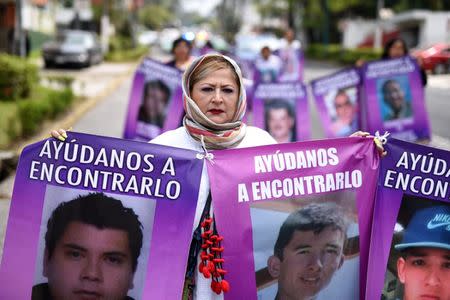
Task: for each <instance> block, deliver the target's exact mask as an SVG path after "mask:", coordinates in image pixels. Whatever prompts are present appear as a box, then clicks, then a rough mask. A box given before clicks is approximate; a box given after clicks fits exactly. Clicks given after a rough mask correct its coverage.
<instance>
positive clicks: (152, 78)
mask: <svg viewBox="0 0 450 300" xmlns="http://www.w3.org/2000/svg"><path fill="white" fill-rule="evenodd" d="M181 75H182V74H181V72H180V71H179V70H177V69H176V68H173V67H169V66H166V65H164V64H162V63H160V62H157V61H154V60H152V59H150V58H146V59H145V60H144V61H143V62H142V63H141V65H140V66H139V68H138V69H137V71H136V73H135V74H134V79H133V86H132V88H131V93H130V100H129V103H128V113H127V118H126V122H125V129H124V135H123V136H124V138H126V139H136V140H141V141H148V140H151V139H153V138H155V137H156V136H158V135H160V134H161V133H163V132H165V131H167V130H172V129H176V128H178V127H179V126H180V125H181V124H182V118H183V115H184V111H183V98H182V95H183V92H182V89H181Z"/></svg>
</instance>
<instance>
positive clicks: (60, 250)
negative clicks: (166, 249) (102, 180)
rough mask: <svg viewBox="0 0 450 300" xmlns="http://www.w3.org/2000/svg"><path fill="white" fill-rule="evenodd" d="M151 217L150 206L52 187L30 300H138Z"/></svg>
mask: <svg viewBox="0 0 450 300" xmlns="http://www.w3.org/2000/svg"><path fill="white" fill-rule="evenodd" d="M61 193H63V194H61ZM62 195H63V197H61V196H62ZM60 198H67V200H66V199H64V200H63V201H61V200H62V199H60ZM122 199H124V200H122ZM133 202H134V204H135V205H134V204H132V205H130V204H131V203H133ZM145 210H148V211H145ZM153 214H154V204H152V201H151V200H143V199H141V198H139V199H137V198H135V199H133V197H125V196H122V195H121V196H120V197H117V196H116V195H112V194H108V195H106V194H104V193H99V192H88V191H80V190H74V189H64V188H60V187H48V188H47V192H46V200H45V204H44V213H43V220H42V225H41V236H43V239H42V240H40V242H39V245H40V246H39V247H38V251H39V253H38V257H37V260H36V274H35V282H36V284H35V285H34V286H33V290H32V299H33V300H40V299H46V300H53V299H55V300H56V299H68V300H70V299H111V300H132V299H134V300H137V299H140V297H141V294H142V287H143V279H144V278H145V272H146V269H147V266H146V263H147V258H148V251H149V243H150V239H151V236H150V235H151V231H152V230H151V228H152V225H153V220H152V218H153ZM138 266H139V268H138ZM138 269H139V270H138Z"/></svg>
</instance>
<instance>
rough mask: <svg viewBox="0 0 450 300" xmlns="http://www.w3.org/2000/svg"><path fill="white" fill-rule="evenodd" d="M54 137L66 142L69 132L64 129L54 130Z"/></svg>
mask: <svg viewBox="0 0 450 300" xmlns="http://www.w3.org/2000/svg"><path fill="white" fill-rule="evenodd" d="M50 134H51V135H52V137H54V138H55V139H58V140H60V141H62V142H64V141H65V140H66V139H67V132H66V131H65V130H64V129H58V130H52V131H51V132H50Z"/></svg>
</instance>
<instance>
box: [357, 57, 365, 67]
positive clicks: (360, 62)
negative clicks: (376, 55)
mask: <svg viewBox="0 0 450 300" xmlns="http://www.w3.org/2000/svg"><path fill="white" fill-rule="evenodd" d="M365 63H366V61H365V60H364V59H362V58H360V59H358V60H357V61H356V62H355V66H357V67H358V68H361V67H362V66H363V65H364V64H365Z"/></svg>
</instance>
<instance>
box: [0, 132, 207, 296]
mask: <svg viewBox="0 0 450 300" xmlns="http://www.w3.org/2000/svg"><path fill="white" fill-rule="evenodd" d="M202 166H203V162H202V160H199V159H197V158H196V153H195V152H192V151H187V150H182V149H177V148H170V147H164V146H159V145H154V144H147V143H140V142H133V141H124V140H121V139H113V138H107V137H99V136H93V135H87V134H80V133H75V132H70V133H69V138H68V139H67V140H66V142H61V141H59V140H56V139H53V138H50V139H47V140H44V141H41V142H38V143H36V144H32V145H30V146H28V147H26V148H25V149H24V151H23V152H22V155H21V157H20V161H19V165H18V168H17V174H16V178H15V183H14V191H13V198H12V201H11V207H10V211H9V219H8V226H7V231H6V238H5V244H4V252H3V259H2V264H1V268H0V286H1V288H0V299H34V300H39V299H72V298H77V299H78V298H83V299H84V298H86V299H87V298H89V299H91V298H103V299H135V300H137V299H181V294H182V288H183V284H184V277H185V272H186V258H187V256H188V250H189V245H190V242H191V235H192V227H193V220H194V213H195V208H196V203H197V197H198V187H199V184H200V177H201V172H202ZM186 174H189V175H190V176H186ZM174 220H176V221H174ZM162 258H170V259H162ZM168 265H169V267H168ZM52 297H53V298H52Z"/></svg>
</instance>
